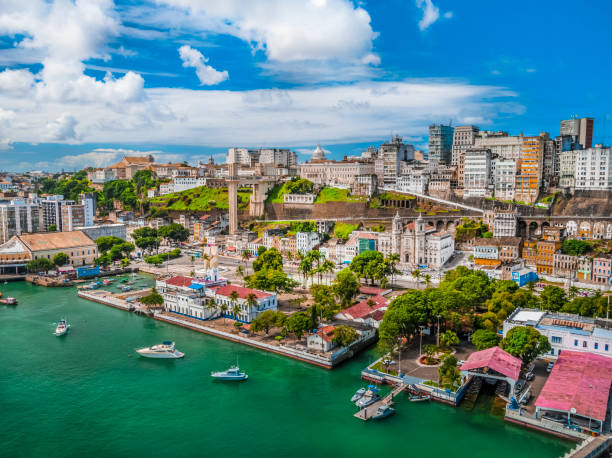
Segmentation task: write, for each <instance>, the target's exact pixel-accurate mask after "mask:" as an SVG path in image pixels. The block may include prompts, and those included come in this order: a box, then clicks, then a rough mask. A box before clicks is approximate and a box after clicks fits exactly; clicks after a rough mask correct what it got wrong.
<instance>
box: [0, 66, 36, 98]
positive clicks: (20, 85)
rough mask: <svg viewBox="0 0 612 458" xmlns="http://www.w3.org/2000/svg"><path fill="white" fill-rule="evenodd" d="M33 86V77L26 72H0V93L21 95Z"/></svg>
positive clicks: (8, 70)
mask: <svg viewBox="0 0 612 458" xmlns="http://www.w3.org/2000/svg"><path fill="white" fill-rule="evenodd" d="M33 85H34V75H32V73H30V72H29V71H28V70H10V69H6V70H4V71H3V72H0V91H2V92H8V93H17V94H23V93H26V92H28V91H29V90H30V89H31V88H32V86H33Z"/></svg>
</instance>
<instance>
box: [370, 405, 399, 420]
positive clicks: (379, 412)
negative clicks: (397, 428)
mask: <svg viewBox="0 0 612 458" xmlns="http://www.w3.org/2000/svg"><path fill="white" fill-rule="evenodd" d="M394 413H395V409H394V408H393V407H391V406H388V405H387V404H383V405H381V406H380V407H379V408H378V409H376V412H374V415H372V419H373V420H381V419H383V418H386V417H388V416H389V415H393V414H394Z"/></svg>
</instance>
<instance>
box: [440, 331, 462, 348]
mask: <svg viewBox="0 0 612 458" xmlns="http://www.w3.org/2000/svg"><path fill="white" fill-rule="evenodd" d="M458 344H459V337H457V333H456V332H455V331H446V332H444V333H442V334H441V335H440V345H442V346H443V347H450V346H451V345H458Z"/></svg>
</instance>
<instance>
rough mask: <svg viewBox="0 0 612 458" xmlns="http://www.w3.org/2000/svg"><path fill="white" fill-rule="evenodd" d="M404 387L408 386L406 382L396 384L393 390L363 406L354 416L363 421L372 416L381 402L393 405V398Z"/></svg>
mask: <svg viewBox="0 0 612 458" xmlns="http://www.w3.org/2000/svg"><path fill="white" fill-rule="evenodd" d="M406 388H408V384H406V383H402V384H400V385H396V386H395V388H393V390H392V391H391V393H389V394H388V395H386V396H385V397H384V398H382V399H381V400H380V401H376V402H375V403H374V404H370V405H369V406H367V407H364V408H363V409H361V410H360V411H359V412H357V413H356V414H355V415H354V416H355V417H356V418H359V419H360V420H364V421H367V420H369V419H370V418H372V415H374V414H375V413H376V411H377V410H378V408H379V407H380V406H381V405H383V404H386V405H388V406H391V405H393V398H394V397H395V396H397V395H398V394H400V393H401V392H402V391H404V390H405V389H406Z"/></svg>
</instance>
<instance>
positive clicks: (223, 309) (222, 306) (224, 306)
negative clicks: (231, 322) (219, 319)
mask: <svg viewBox="0 0 612 458" xmlns="http://www.w3.org/2000/svg"><path fill="white" fill-rule="evenodd" d="M219 308H220V309H221V313H222V314H223V321H225V320H226V315H227V311H228V310H229V306H228V305H227V304H226V303H225V302H223V303H222V304H221V305H220V306H219Z"/></svg>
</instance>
